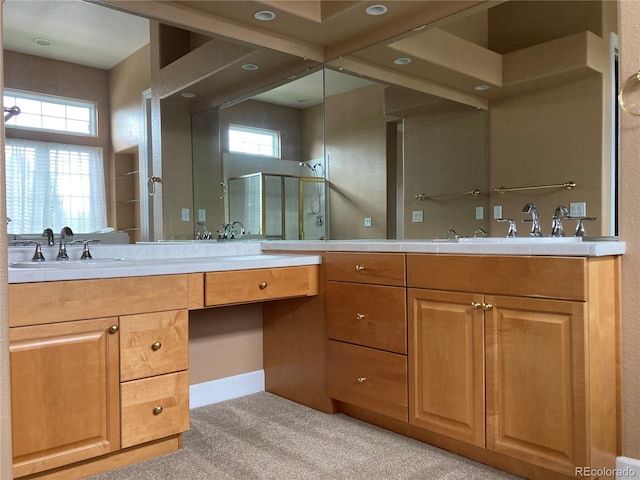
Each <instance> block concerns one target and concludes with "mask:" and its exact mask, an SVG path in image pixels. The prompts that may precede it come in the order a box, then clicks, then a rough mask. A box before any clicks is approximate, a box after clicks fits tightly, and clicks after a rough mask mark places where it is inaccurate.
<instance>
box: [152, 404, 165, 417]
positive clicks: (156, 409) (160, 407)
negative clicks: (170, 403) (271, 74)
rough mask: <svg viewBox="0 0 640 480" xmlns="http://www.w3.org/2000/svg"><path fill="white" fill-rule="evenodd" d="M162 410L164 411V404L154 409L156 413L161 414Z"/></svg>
mask: <svg viewBox="0 0 640 480" xmlns="http://www.w3.org/2000/svg"><path fill="white" fill-rule="evenodd" d="M162 412H164V408H162V406H160V405H158V406H157V407H156V408H154V409H153V414H154V415H160V414H161V413H162Z"/></svg>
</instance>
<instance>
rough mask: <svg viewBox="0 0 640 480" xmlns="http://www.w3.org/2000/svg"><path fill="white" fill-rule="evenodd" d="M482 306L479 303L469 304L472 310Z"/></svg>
mask: <svg viewBox="0 0 640 480" xmlns="http://www.w3.org/2000/svg"><path fill="white" fill-rule="evenodd" d="M481 306H482V304H481V303H480V302H471V307H472V308H480V307H481Z"/></svg>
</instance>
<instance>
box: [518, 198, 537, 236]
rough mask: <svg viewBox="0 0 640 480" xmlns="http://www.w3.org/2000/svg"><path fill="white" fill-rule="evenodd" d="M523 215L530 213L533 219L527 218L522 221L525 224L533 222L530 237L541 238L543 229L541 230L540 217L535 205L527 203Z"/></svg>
mask: <svg viewBox="0 0 640 480" xmlns="http://www.w3.org/2000/svg"><path fill="white" fill-rule="evenodd" d="M522 213H530V214H531V218H527V219H525V220H522V221H523V222H531V233H530V234H529V236H530V237H541V236H542V229H541V228H540V217H539V216H538V209H537V208H536V206H535V205H534V204H533V203H527V204H526V205H525V206H524V207H523V208H522Z"/></svg>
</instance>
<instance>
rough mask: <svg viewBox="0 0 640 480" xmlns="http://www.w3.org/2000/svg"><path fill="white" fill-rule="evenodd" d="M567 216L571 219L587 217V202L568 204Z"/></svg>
mask: <svg viewBox="0 0 640 480" xmlns="http://www.w3.org/2000/svg"><path fill="white" fill-rule="evenodd" d="M569 215H571V216H572V217H586V216H587V202H575V203H570V204H569Z"/></svg>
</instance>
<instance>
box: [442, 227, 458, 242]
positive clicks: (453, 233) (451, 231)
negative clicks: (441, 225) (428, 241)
mask: <svg viewBox="0 0 640 480" xmlns="http://www.w3.org/2000/svg"><path fill="white" fill-rule="evenodd" d="M444 238H446V239H447V240H451V239H457V238H458V233H457V232H456V231H455V230H454V229H453V228H450V229H449V230H447V231H446V232H444Z"/></svg>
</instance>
